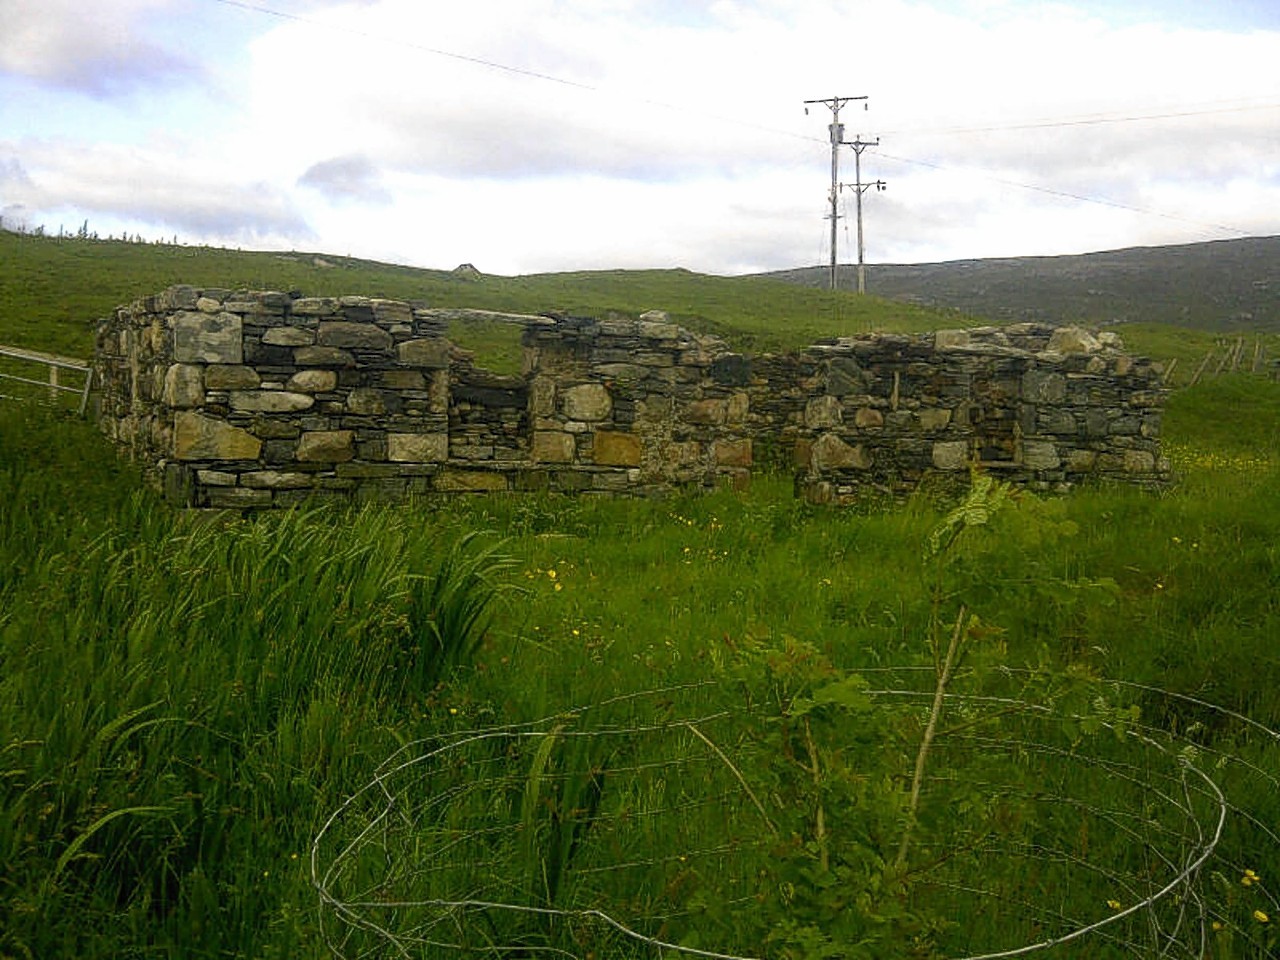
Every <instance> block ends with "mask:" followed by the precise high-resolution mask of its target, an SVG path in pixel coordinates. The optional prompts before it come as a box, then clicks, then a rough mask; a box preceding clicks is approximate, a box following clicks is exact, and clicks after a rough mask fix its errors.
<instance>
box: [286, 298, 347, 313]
mask: <svg viewBox="0 0 1280 960" xmlns="http://www.w3.org/2000/svg"><path fill="white" fill-rule="evenodd" d="M292 313H293V315H294V316H297V317H334V316H337V314H338V301H337V300H335V299H334V298H333V297H302V298H300V299H298V300H295V301H293V306H292Z"/></svg>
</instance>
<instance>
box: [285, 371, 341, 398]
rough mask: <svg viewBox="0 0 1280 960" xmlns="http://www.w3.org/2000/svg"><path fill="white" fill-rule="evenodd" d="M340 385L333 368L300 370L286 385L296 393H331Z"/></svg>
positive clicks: (286, 387) (287, 388)
mask: <svg viewBox="0 0 1280 960" xmlns="http://www.w3.org/2000/svg"><path fill="white" fill-rule="evenodd" d="M337 386H338V374H337V373H336V372H334V371H333V370H299V371H298V372H297V373H295V374H294V375H293V376H291V377H290V378H289V380H288V382H287V383H285V385H284V387H285V389H286V390H290V391H292V392H294V393H330V392H332V391H333V390H334V388H335V387H337Z"/></svg>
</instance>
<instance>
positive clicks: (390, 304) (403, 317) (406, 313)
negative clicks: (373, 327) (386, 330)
mask: <svg viewBox="0 0 1280 960" xmlns="http://www.w3.org/2000/svg"><path fill="white" fill-rule="evenodd" d="M369 305H370V306H371V307H373V319H374V320H376V321H378V322H379V323H403V324H411V323H413V307H411V306H409V304H407V303H405V302H404V301H403V300H381V299H378V298H376V297H375V298H374V299H373V300H371V301H369Z"/></svg>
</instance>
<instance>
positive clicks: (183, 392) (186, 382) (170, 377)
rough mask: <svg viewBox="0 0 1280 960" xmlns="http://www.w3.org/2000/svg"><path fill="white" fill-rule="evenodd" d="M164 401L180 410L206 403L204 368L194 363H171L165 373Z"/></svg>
mask: <svg viewBox="0 0 1280 960" xmlns="http://www.w3.org/2000/svg"><path fill="white" fill-rule="evenodd" d="M164 402H165V403H166V404H168V405H169V406H171V407H174V408H175V409H179V410H181V409H188V408H191V407H198V406H200V405H201V404H202V403H204V369H203V368H202V367H198V366H195V365H193V364H186V363H175V364H171V365H170V367H169V369H168V370H166V371H165V375H164Z"/></svg>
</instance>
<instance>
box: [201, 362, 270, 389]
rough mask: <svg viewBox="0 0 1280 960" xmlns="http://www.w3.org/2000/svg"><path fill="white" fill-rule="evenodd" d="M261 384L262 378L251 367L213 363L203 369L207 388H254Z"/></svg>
mask: <svg viewBox="0 0 1280 960" xmlns="http://www.w3.org/2000/svg"><path fill="white" fill-rule="evenodd" d="M261 384H262V378H261V377H260V376H258V371H257V370H255V369H253V367H243V366H235V365H228V364H223V363H215V364H211V365H209V366H207V367H205V370H204V385H205V388H206V389H208V390H256V389H257V388H258V387H259V386H261Z"/></svg>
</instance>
